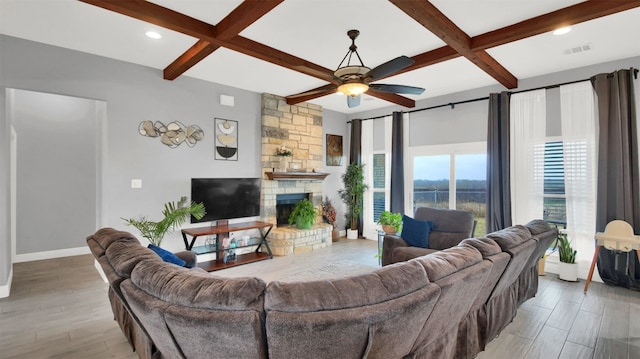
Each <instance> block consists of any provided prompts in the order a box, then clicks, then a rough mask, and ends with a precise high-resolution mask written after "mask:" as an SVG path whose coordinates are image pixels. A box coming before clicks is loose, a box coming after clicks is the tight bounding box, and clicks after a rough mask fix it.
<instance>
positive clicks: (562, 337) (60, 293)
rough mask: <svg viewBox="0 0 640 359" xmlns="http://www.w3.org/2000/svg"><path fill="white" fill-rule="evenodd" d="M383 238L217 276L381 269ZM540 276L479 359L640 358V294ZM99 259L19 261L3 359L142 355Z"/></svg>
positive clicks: (0, 341)
mask: <svg viewBox="0 0 640 359" xmlns="http://www.w3.org/2000/svg"><path fill="white" fill-rule="evenodd" d="M376 252H377V250H376V242H374V241H365V240H351V241H348V240H343V241H340V242H337V243H334V245H333V246H331V247H330V248H326V249H321V250H316V251H313V252H309V253H301V254H296V255H294V256H289V257H276V258H274V259H273V260H267V261H262V262H258V263H253V264H249V265H244V266H239V267H236V268H232V269H227V270H224V271H219V272H216V274H218V275H225V276H244V275H255V276H258V277H260V278H263V279H264V280H265V281H271V280H275V279H278V278H282V277H284V276H286V275H289V274H291V273H296V272H299V271H303V270H309V269H313V268H317V267H321V266H322V265H324V264H325V263H327V262H328V261H337V260H351V261H356V262H359V263H362V264H365V265H371V266H376V265H377V263H378V260H377V259H376V258H375V254H376ZM583 285H584V282H579V283H567V282H563V281H560V280H558V279H557V277H556V276H555V275H551V274H549V275H547V276H544V277H540V289H539V291H538V295H537V296H536V297H535V298H533V299H531V300H529V301H527V302H526V303H524V304H523V305H522V306H521V308H520V309H519V310H518V315H517V317H516V319H515V320H514V321H513V323H511V324H510V325H509V326H508V327H507V328H506V329H505V330H504V331H503V333H502V334H501V335H500V336H499V337H498V338H496V339H495V340H493V341H492V342H491V343H490V344H489V346H488V347H487V350H486V351H485V352H482V353H480V355H479V356H478V358H479V359H489V358H491V359H496V358H510V359H512V358H545V359H551V358H597V359H599V358H621V359H622V358H629V359H631V358H633V359H637V358H640V292H634V291H630V290H627V289H623V288H618V287H608V286H605V285H603V284H600V283H593V284H592V285H591V286H590V288H589V293H588V294H587V295H586V296H585V295H584V294H583V293H582V288H583ZM106 291H107V284H105V283H104V282H103V281H102V280H101V278H100V276H99V275H98V273H97V271H96V270H95V267H94V262H93V257H92V256H91V255H83V256H75V257H67V258H59V259H51V260H43V261H34V262H27V263H18V264H15V265H14V277H13V285H12V288H11V296H10V297H9V298H3V299H0V358H4V359H9V358H29V359H32V358H137V355H136V354H135V353H132V352H131V349H130V347H129V344H128V343H127V342H126V339H125V338H124V336H123V335H122V333H121V332H120V328H119V327H118V325H117V323H116V322H115V321H114V320H113V318H112V313H111V307H110V306H109V301H108V299H107V294H106Z"/></svg>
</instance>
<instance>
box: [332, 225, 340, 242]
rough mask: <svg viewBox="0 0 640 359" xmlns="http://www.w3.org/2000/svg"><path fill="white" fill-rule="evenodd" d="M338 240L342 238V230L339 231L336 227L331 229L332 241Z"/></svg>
mask: <svg viewBox="0 0 640 359" xmlns="http://www.w3.org/2000/svg"><path fill="white" fill-rule="evenodd" d="M338 240H340V231H338V230H337V229H336V228H333V230H332V231H331V241H332V242H337V241H338Z"/></svg>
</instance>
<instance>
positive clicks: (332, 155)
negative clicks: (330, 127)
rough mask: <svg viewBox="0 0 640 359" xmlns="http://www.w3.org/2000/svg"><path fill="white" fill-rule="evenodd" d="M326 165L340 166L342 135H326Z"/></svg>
mask: <svg viewBox="0 0 640 359" xmlns="http://www.w3.org/2000/svg"><path fill="white" fill-rule="evenodd" d="M327 166H342V136H340V135H327Z"/></svg>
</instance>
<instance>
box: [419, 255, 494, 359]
mask: <svg viewBox="0 0 640 359" xmlns="http://www.w3.org/2000/svg"><path fill="white" fill-rule="evenodd" d="M412 261H417V262H418V263H420V264H421V265H423V266H424V267H425V270H426V272H427V276H428V277H429V280H431V281H432V282H433V283H435V284H437V285H438V286H439V287H440V291H441V293H440V297H439V298H438V301H437V303H436V305H435V307H434V308H433V311H432V312H431V315H430V316H429V319H428V320H427V322H426V323H425V325H424V327H423V328H422V330H421V333H420V335H419V336H418V339H417V341H416V343H415V346H414V348H413V350H414V352H416V357H422V356H424V355H426V353H431V354H430V355H429V356H430V357H433V358H445V357H450V356H451V355H452V354H453V350H454V348H455V342H456V333H457V331H458V325H459V323H460V322H461V321H462V318H463V317H465V316H466V315H467V313H468V312H469V310H470V308H471V305H472V303H473V301H474V299H475V297H476V295H477V294H478V291H479V290H480V288H481V287H482V285H483V284H484V282H485V280H486V278H487V276H488V274H489V271H490V270H491V263H489V262H488V261H484V260H483V258H482V255H481V254H480V252H479V251H478V250H477V249H476V248H474V247H472V246H469V245H467V244H460V245H458V246H455V247H452V248H449V249H445V250H442V251H439V252H435V253H432V254H429V255H426V256H423V257H418V258H416V259H413V260H412Z"/></svg>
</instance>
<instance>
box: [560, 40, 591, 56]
mask: <svg viewBox="0 0 640 359" xmlns="http://www.w3.org/2000/svg"><path fill="white" fill-rule="evenodd" d="M592 48H593V45H592V44H591V43H588V44H584V45H578V46H574V47H571V48H568V49H566V50H564V51H562V53H563V54H565V55H571V54H577V53H580V52H585V51H589V50H591V49H592Z"/></svg>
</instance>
